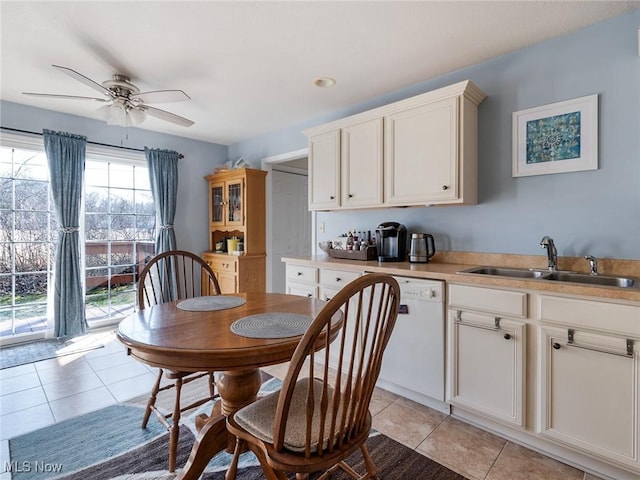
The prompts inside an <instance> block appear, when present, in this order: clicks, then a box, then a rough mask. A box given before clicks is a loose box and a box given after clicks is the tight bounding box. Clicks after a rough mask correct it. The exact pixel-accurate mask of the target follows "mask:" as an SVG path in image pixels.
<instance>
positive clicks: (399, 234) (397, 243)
mask: <svg viewBox="0 0 640 480" xmlns="http://www.w3.org/2000/svg"><path fill="white" fill-rule="evenodd" d="M376 245H377V247H378V261H379V262H403V261H404V258H405V256H406V254H407V227H405V226H404V225H402V224H400V223H396V222H384V223H381V224H380V225H378V227H377V228H376Z"/></svg>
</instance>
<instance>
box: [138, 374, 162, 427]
mask: <svg viewBox="0 0 640 480" xmlns="http://www.w3.org/2000/svg"><path fill="white" fill-rule="evenodd" d="M163 374H164V371H163V370H162V369H160V372H159V373H158V378H157V379H156V383H155V384H154V385H153V388H152V389H151V394H150V395H149V400H147V408H146V409H145V411H144V417H142V428H147V423H148V422H149V416H150V415H151V411H152V410H153V406H154V405H155V404H156V398H157V396H158V391H159V390H160V382H161V381H162V375H163Z"/></svg>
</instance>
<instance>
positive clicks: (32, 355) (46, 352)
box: [0, 336, 104, 370]
mask: <svg viewBox="0 0 640 480" xmlns="http://www.w3.org/2000/svg"><path fill="white" fill-rule="evenodd" d="M102 347H104V345H103V344H102V343H101V342H99V341H97V340H95V339H91V338H90V337H84V336H82V337H76V338H52V339H50V340H40V341H37V342H30V343H23V344H20V345H15V346H10V347H2V348H0V370H3V369H5V368H10V367H17V366H20V365H24V364H26V363H32V362H40V361H42V360H48V359H50V358H56V357H62V356H65V355H71V354H73V353H80V352H86V351H88V350H94V349H96V348H102Z"/></svg>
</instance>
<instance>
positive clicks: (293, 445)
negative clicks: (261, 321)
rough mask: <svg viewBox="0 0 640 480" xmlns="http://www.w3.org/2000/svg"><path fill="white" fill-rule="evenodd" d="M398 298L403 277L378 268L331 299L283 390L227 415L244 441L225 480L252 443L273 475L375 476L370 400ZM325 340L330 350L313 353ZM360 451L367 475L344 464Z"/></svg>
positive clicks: (280, 479)
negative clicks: (370, 447) (369, 441)
mask: <svg viewBox="0 0 640 480" xmlns="http://www.w3.org/2000/svg"><path fill="white" fill-rule="evenodd" d="M399 301H400V289H399V286H398V283H397V282H396V280H395V279H394V278H393V277H391V276H390V275H386V274H378V273H376V274H370V275H365V276H362V277H360V278H357V279H356V280H354V281H352V282H351V283H349V284H347V285H346V286H345V287H344V288H343V289H342V290H340V291H339V292H338V293H337V294H336V295H335V296H334V297H333V298H332V299H331V300H330V301H329V303H328V304H327V305H326V306H325V307H324V308H323V309H322V310H321V311H320V313H319V314H318V315H317V316H316V318H315V319H314V320H313V322H312V324H311V326H310V327H309V329H308V330H307V332H306V333H305V335H304V336H303V337H302V339H301V340H300V343H299V345H298V347H297V348H296V350H295V353H294V354H293V357H292V359H291V362H290V364H289V369H288V372H287V375H286V377H285V379H284V381H283V384H282V388H281V389H280V391H279V392H275V393H272V394H270V395H268V396H266V397H263V398H261V399H258V400H257V401H255V402H254V403H252V404H250V405H248V406H246V407H244V408H242V409H240V410H238V411H237V412H236V413H235V414H233V415H232V416H229V417H228V418H227V427H228V430H229V431H230V432H231V433H232V434H233V435H235V436H236V438H237V443H236V449H235V452H234V458H233V460H232V463H231V467H230V468H229V470H228V472H227V476H226V480H232V479H233V478H235V475H236V471H237V461H238V456H239V454H240V452H241V451H243V450H244V449H245V446H247V447H248V448H249V449H250V450H251V451H252V452H254V453H255V455H256V457H258V460H259V461H260V464H261V466H262V468H263V470H264V473H265V476H266V478H267V479H268V480H285V479H286V478H287V477H286V474H285V472H294V473H296V478H298V479H304V478H307V477H308V475H309V474H310V473H313V472H321V471H323V472H324V473H323V474H322V475H321V476H320V477H319V479H324V478H327V477H328V476H329V475H331V473H333V472H334V471H335V470H337V469H338V468H340V469H342V470H344V471H345V472H346V473H347V474H349V475H350V476H351V477H353V478H354V479H359V480H364V479H368V478H376V468H375V465H374V463H373V460H372V459H371V456H370V455H369V452H368V450H367V447H366V445H365V441H366V440H367V438H368V436H369V432H370V430H371V413H370V412H369V403H370V401H371V395H372V394H373V390H374V387H375V384H376V381H377V378H378V374H379V372H380V366H381V364H382V356H383V353H384V349H385V347H386V346H387V343H388V341H389V337H390V336H391V332H392V330H393V326H394V324H395V322H396V318H397V316H398V307H399ZM338 310H342V312H343V316H342V320H340V316H339V315H336V314H337V313H338ZM336 322H342V324H341V325H340V327H339V329H340V330H339V334H338V335H337V336H335V337H334V338H335V340H334V341H332V340H333V338H329V336H328V335H327V334H326V332H329V331H332V330H333V329H335V326H336ZM318 342H322V343H323V345H324V348H323V349H322V350H319V351H318V352H317V353H314V350H316V349H317V348H318ZM330 362H333V363H332V366H331V367H330V366H329V363H330ZM333 367H335V368H333ZM356 450H360V451H361V453H362V456H363V458H364V463H365V467H366V472H365V473H364V474H362V475H360V474H358V473H357V472H356V471H355V470H353V468H352V467H350V466H349V465H347V463H346V462H345V459H346V458H347V457H348V456H349V455H351V454H352V453H353V452H355V451H356ZM319 479H318V480H319Z"/></svg>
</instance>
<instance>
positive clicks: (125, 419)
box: [2, 379, 464, 480]
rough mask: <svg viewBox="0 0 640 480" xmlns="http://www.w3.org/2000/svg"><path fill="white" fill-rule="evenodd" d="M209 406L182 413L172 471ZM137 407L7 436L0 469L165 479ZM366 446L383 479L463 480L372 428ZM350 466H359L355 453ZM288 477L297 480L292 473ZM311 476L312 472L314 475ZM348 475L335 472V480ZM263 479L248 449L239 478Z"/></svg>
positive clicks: (157, 428)
mask: <svg viewBox="0 0 640 480" xmlns="http://www.w3.org/2000/svg"><path fill="white" fill-rule="evenodd" d="M279 386H280V382H279V380H277V379H271V380H268V381H267V382H265V383H264V384H263V388H262V389H261V392H262V393H267V392H269V391H273V390H275V389H277V388H279ZM210 410H211V405H205V406H204V407H203V408H201V409H198V410H197V411H195V412H193V413H191V414H190V415H188V416H185V417H183V419H182V420H184V422H183V423H182V424H183V425H184V427H183V428H181V429H180V438H179V446H178V454H177V462H176V464H177V471H179V469H180V468H181V467H182V466H183V465H184V464H185V463H186V462H187V459H188V457H189V453H190V452H191V447H192V445H193V442H194V441H195V434H194V432H195V424H194V421H195V417H196V416H197V415H198V414H199V413H201V412H207V413H208V412H209V411H210ZM142 414H143V408H142V407H141V406H139V405H136V404H120V405H113V406H111V407H107V408H103V409H101V410H98V411H96V412H93V413H89V414H86V415H82V416H80V417H76V418H72V419H70V420H67V421H64V422H61V423H58V424H55V425H52V426H49V427H46V428H43V429H40V430H36V431H35V432H31V433H28V434H25V435H22V436H20V437H16V438H13V439H11V440H9V452H10V461H9V462H5V464H4V465H3V470H2V472H6V471H9V470H10V471H11V479H12V480H45V479H47V480H48V479H56V480H171V479H174V478H175V476H176V474H170V473H169V472H168V471H167V451H168V442H169V435H168V433H167V431H166V430H165V429H164V428H163V427H162V426H161V425H160V423H159V422H157V421H154V419H152V421H150V422H149V424H148V426H147V428H146V429H141V428H139V425H140V421H141V419H142ZM367 446H368V448H369V451H370V452H371V455H372V457H373V459H374V461H375V463H376V466H377V467H378V471H379V478H380V479H384V480H419V479H423V478H424V479H427V478H428V479H435V480H463V479H464V477H462V476H460V475H458V474H456V473H454V472H452V471H451V470H449V469H447V468H445V467H443V466H442V465H440V464H438V463H436V462H434V461H432V460H430V459H428V458H426V457H424V456H422V455H420V454H419V453H416V452H414V451H413V450H411V449H410V448H407V447H404V446H402V445H400V444H399V443H397V442H395V441H393V440H391V439H389V438H388V437H385V436H384V435H382V434H378V433H376V432H372V434H371V436H370V437H369V440H367ZM230 460H231V455H229V454H227V453H225V452H222V453H220V454H218V455H217V456H216V457H214V458H213V459H212V460H211V462H210V463H209V465H208V467H207V469H206V470H205V473H204V474H203V476H202V478H203V479H204V480H223V479H224V474H225V472H226V469H227V466H228V465H229V462H230ZM349 463H350V464H351V465H352V466H353V467H354V468H355V469H356V470H357V471H364V462H363V460H362V457H361V456H360V454H359V453H355V454H353V455H352V456H351V457H350V459H349ZM290 478H292V479H293V478H295V476H291V477H290ZM312 478H313V477H312ZM349 478H350V477H348V476H346V475H344V474H342V473H336V474H334V475H333V477H332V479H334V480H347V479H349ZM259 479H264V475H263V473H262V470H261V468H260V466H259V464H258V462H257V460H256V458H255V457H254V455H253V454H252V453H251V452H247V453H245V454H243V455H242V456H241V461H240V465H239V471H238V477H237V480H259Z"/></svg>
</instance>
